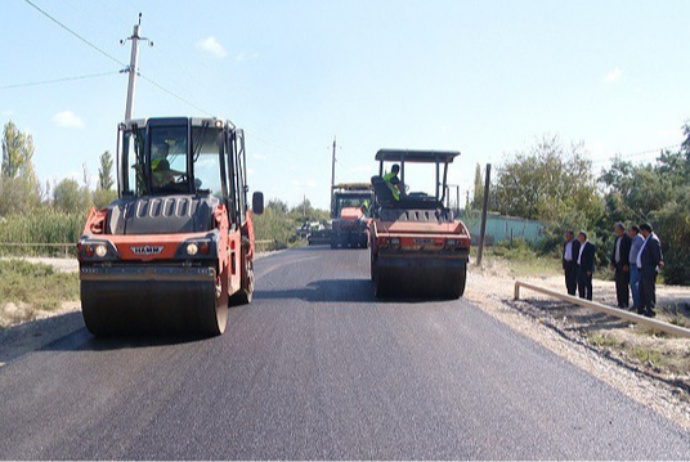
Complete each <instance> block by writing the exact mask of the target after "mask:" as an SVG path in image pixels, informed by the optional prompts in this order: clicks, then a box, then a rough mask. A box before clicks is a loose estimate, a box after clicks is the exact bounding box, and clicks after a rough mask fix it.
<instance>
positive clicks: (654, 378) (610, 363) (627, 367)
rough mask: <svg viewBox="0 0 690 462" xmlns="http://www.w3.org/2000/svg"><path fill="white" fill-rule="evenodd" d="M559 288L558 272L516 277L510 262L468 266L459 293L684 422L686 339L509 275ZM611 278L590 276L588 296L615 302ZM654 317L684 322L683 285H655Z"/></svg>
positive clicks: (687, 302) (689, 390) (689, 402)
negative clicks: (523, 285)
mask: <svg viewBox="0 0 690 462" xmlns="http://www.w3.org/2000/svg"><path fill="white" fill-rule="evenodd" d="M518 279H519V280H521V281H525V282H530V283H532V284H535V285H539V286H541V287H545V288H549V289H552V290H557V291H562V292H563V293H565V292H566V291H565V282H564V279H563V276H562V275H557V274H554V273H551V274H549V275H545V276H541V277H534V276H532V277H520V276H519V270H516V269H515V268H513V267H512V265H511V263H510V262H506V261H503V260H500V259H490V260H486V261H485V264H484V265H483V267H482V268H478V267H476V266H474V265H471V267H470V272H469V277H468V282H467V290H466V292H465V297H466V298H467V299H469V300H471V301H472V302H474V303H475V304H477V305H479V306H480V307H481V308H482V309H484V310H485V311H486V312H488V313H489V314H491V315H492V316H494V317H495V318H497V319H498V320H500V321H502V322H504V323H506V324H508V325H510V327H511V328H513V329H514V330H516V331H518V332H520V333H522V334H523V335H525V336H527V337H530V338H532V339H533V340H535V341H537V342H538V343H540V344H542V345H544V346H545V347H546V348H548V349H550V350H552V351H553V352H554V353H556V354H558V355H559V356H561V357H563V358H565V359H566V360H568V361H570V362H571V363H573V364H575V365H577V366H578V367H581V368H582V369H585V370H586V371H588V372H590V373H591V374H592V375H594V376H595V377H597V378H599V379H600V380H602V381H604V382H606V383H608V384H610V385H612V386H613V387H615V388H617V389H619V390H620V391H622V392H623V393H625V394H627V395H629V396H630V397H632V398H633V399H635V400H637V401H638V402H640V403H642V404H644V405H647V406H649V407H652V408H653V409H655V410H656V411H657V412H659V413H661V414H662V415H664V416H666V417H668V418H670V419H671V420H674V421H676V422H678V423H679V424H681V425H683V426H684V427H685V428H688V429H690V339H680V338H676V337H672V336H669V335H666V334H662V333H660V332H658V331H654V330H651V329H649V328H645V327H641V326H636V325H634V324H631V323H629V322H625V321H622V320H620V319H618V318H615V317H612V316H607V315H604V314H602V313H597V312H594V311H591V310H587V309H585V308H581V307H578V306H576V305H571V304H569V303H564V302H561V301H559V300H555V299H553V298H550V297H548V296H546V295H542V294H539V293H537V292H533V291H529V290H527V289H524V288H523V289H521V299H520V300H519V301H515V300H513V297H514V287H515V281H516V280H518ZM615 294H616V292H615V284H614V282H613V281H602V280H596V279H595V280H594V288H593V295H594V297H593V301H596V302H599V303H603V304H606V305H610V306H616V299H615V297H616V295H615ZM657 300H658V302H657V312H658V315H657V317H656V319H658V320H662V321H666V322H674V323H677V324H679V325H683V324H685V326H686V327H687V326H688V325H689V324H690V322H688V319H689V318H688V316H689V314H690V313H689V311H688V307H689V306H690V287H676V286H664V285H659V286H658V287H657Z"/></svg>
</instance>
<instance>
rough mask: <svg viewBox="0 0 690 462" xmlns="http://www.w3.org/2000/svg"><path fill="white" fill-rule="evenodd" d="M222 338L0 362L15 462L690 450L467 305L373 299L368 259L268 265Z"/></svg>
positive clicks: (623, 454)
mask: <svg viewBox="0 0 690 462" xmlns="http://www.w3.org/2000/svg"><path fill="white" fill-rule="evenodd" d="M256 270H257V276H258V279H257V292H256V294H255V299H254V303H253V304H252V305H250V306H246V307H237V308H233V309H232V310H231V314H230V324H229V326H228V330H227V331H226V333H225V335H223V336H222V337H217V338H213V339H206V340H203V339H189V338H187V339H185V338H182V339H180V338H177V339H172V338H162V339H161V338H159V339H154V340H150V339H110V340H99V339H95V338H94V337H92V336H91V335H90V334H89V333H88V332H87V331H86V329H85V328H84V327H83V324H82V323H81V322H80V314H79V313H73V314H70V315H68V316H72V317H74V326H75V327H74V331H73V332H72V333H71V334H69V335H67V336H65V337H64V338H61V339H59V340H58V341H56V342H53V343H52V344H50V345H48V346H47V347H46V348H44V349H42V350H40V351H35V352H32V353H28V354H25V355H23V356H21V357H19V358H16V359H14V360H13V361H11V362H10V363H9V364H7V365H6V366H4V367H2V368H0V397H1V398H0V458H2V459H209V458H211V459H236V458H239V459H257V458H258V459H314V458H316V459H372V458H373V459H505V458H509V459H563V458H566V459H582V458H584V459H602V458H603V459H687V458H689V457H690V435H689V434H688V433H687V432H685V431H684V430H683V429H682V428H680V427H678V426H676V425H674V424H673V423H671V422H670V421H667V420H665V419H664V418H662V417H660V416H659V415H657V414H655V413H654V412H653V411H651V410H649V409H647V408H645V407H643V406H641V405H639V404H637V403H636V402H634V401H632V400H630V399H629V398H627V397H626V396H624V395H623V394H622V393H620V392H618V391H616V390H614V389H612V388H611V387H609V386H607V385H606V384H604V383H602V382H601V381H599V380H597V379H595V378H593V377H591V376H589V375H588V374H586V373H585V372H583V371H581V370H580V369H578V368H576V367H574V366H572V365H571V364H569V363H567V362H565V361H564V360H562V359H561V358H559V357H557V356H556V355H554V354H552V353H551V352H549V351H547V350H546V349H544V348H542V347H541V346H539V345H537V344H535V343H534V342H532V341H530V340H528V339H526V338H524V337H522V336H521V335H519V334H517V333H515V332H514V331H512V330H511V329H510V328H509V327H507V326H505V325H503V324H501V323H499V322H498V321H496V320H494V319H493V318H492V317H491V316H489V315H487V314H485V313H484V312H483V311H481V310H480V309H478V308H476V307H474V306H472V305H471V304H469V303H467V302H466V301H463V300H459V301H432V302H424V301H419V300H396V301H387V302H381V301H377V300H376V299H375V298H374V297H373V295H372V288H371V283H370V282H369V279H368V276H369V264H368V252H367V251H364V250H337V251H333V250H330V249H327V248H325V247H315V248H304V249H297V250H291V251H287V252H283V253H279V254H275V255H272V256H269V257H266V258H263V259H261V260H259V261H258V262H257V263H256Z"/></svg>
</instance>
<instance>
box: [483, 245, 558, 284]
mask: <svg viewBox="0 0 690 462" xmlns="http://www.w3.org/2000/svg"><path fill="white" fill-rule="evenodd" d="M477 250H478V247H477V246H473V247H472V248H471V249H470V255H471V257H472V260H473V261H476V257H477ZM483 258H484V259H492V258H496V259H500V260H503V261H505V262H506V263H507V264H508V267H509V268H510V270H511V272H512V273H513V274H514V275H519V276H525V277H530V276H552V275H555V274H559V273H560V272H561V271H562V269H561V261H560V260H559V259H557V258H554V257H553V256H550V255H544V256H542V255H539V254H538V253H537V251H535V250H534V249H532V248H531V247H530V246H529V244H527V243H526V242H525V241H524V240H522V239H514V241H513V244H511V243H510V242H501V243H499V244H497V245H494V246H491V247H485V248H484V255H483Z"/></svg>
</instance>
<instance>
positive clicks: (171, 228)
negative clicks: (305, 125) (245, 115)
mask: <svg viewBox="0 0 690 462" xmlns="http://www.w3.org/2000/svg"><path fill="white" fill-rule="evenodd" d="M117 133H118V137H117V156H116V165H117V184H118V199H116V200H115V201H113V202H112V203H111V204H110V205H108V206H107V207H106V208H104V209H102V210H96V209H95V208H94V209H91V211H90V212H89V214H88V218H87V220H86V224H85V226H84V229H83V232H82V234H81V237H80V238H79V241H78V243H77V250H78V260H79V278H80V291H81V308H82V314H83V318H84V322H85V324H86V327H87V329H88V330H89V331H90V332H91V333H92V334H94V335H96V336H108V335H129V334H148V333H166V334H167V333H184V334H199V335H204V336H214V335H220V334H222V333H223V332H224V331H225V328H226V325H227V321H228V307H229V305H240V304H246V303H250V302H251V300H252V296H253V292H254V254H255V246H254V226H253V221H252V217H253V214H260V213H262V211H263V207H264V205H263V194H262V193H261V192H255V193H254V194H253V197H252V207H251V209H250V208H249V204H248V203H247V193H248V191H249V187H248V186H247V165H246V157H247V156H246V150H245V142H244V132H243V131H242V130H241V129H239V128H237V127H236V126H235V125H234V124H233V123H232V122H230V121H229V120H223V119H218V118H196V117H162V118H146V119H136V120H126V121H124V122H122V123H121V124H119V126H118V130H117Z"/></svg>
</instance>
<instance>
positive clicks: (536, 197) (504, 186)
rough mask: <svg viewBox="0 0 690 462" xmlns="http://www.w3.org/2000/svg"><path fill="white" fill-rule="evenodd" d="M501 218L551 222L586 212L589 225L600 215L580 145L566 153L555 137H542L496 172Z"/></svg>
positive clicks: (600, 205)
mask: <svg viewBox="0 0 690 462" xmlns="http://www.w3.org/2000/svg"><path fill="white" fill-rule="evenodd" d="M495 194H496V196H497V201H498V206H499V211H500V212H501V213H503V214H505V215H513V216H518V217H523V218H529V219H536V220H544V221H550V222H552V221H555V220H557V219H558V218H560V217H562V216H564V215H566V214H568V213H570V212H572V211H583V212H587V215H588V216H589V220H588V221H590V222H594V221H596V219H597V218H598V217H599V216H600V215H601V213H602V211H603V206H602V203H601V198H600V196H599V195H598V193H597V185H596V180H595V177H594V175H593V173H592V163H591V161H589V160H587V159H585V158H584V155H583V146H582V144H573V145H572V146H571V147H570V150H569V151H566V150H565V149H564V148H563V147H562V145H561V143H560V140H559V139H558V137H544V138H542V140H540V141H539V142H537V144H536V145H535V146H534V147H532V148H531V149H530V151H529V152H527V153H522V152H521V153H517V154H516V155H515V160H513V161H511V162H507V163H505V164H504V165H503V166H502V167H500V168H499V169H498V175H497V179H496V192H495Z"/></svg>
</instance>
